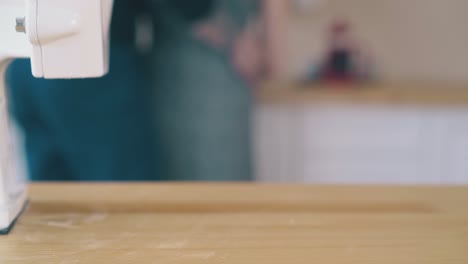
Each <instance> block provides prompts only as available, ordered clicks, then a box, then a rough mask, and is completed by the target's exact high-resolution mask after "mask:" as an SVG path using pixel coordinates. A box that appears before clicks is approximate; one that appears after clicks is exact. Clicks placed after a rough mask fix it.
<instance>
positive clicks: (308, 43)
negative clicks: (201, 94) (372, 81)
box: [266, 0, 468, 83]
mask: <svg viewBox="0 0 468 264" xmlns="http://www.w3.org/2000/svg"><path fill="white" fill-rule="evenodd" d="M266 1H283V0H266ZM284 1H286V0H284ZM287 14H288V18H287V20H286V21H287V22H286V23H287V26H286V28H287V30H286V33H285V34H283V36H284V38H285V43H284V47H285V48H284V54H283V58H284V63H285V66H284V67H283V69H284V72H283V74H282V75H283V77H286V78H292V77H296V76H297V75H298V74H299V73H301V72H303V71H304V69H305V66H306V65H307V64H308V63H309V62H312V61H314V60H317V59H318V58H319V57H320V54H321V53H322V50H323V49H324V35H325V32H326V28H327V25H329V23H330V21H332V20H333V18H335V17H337V16H344V17H347V18H348V19H349V20H350V21H351V22H352V23H353V26H354V30H355V33H356V35H357V36H358V37H359V38H360V39H361V40H362V42H363V43H364V44H365V46H367V47H368V49H369V50H370V51H371V53H372V55H373V58H374V60H375V61H376V63H377V66H378V68H377V70H378V72H379V75H380V77H381V78H382V79H385V80H393V81H421V80H422V81H431V80H435V81H461V82H466V83H468V0H323V5H321V6H319V7H317V8H316V9H313V10H308V11H306V12H298V11H297V10H294V8H291V7H290V8H289V10H288V12H287Z"/></svg>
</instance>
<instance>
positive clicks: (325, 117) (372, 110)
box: [254, 103, 468, 184]
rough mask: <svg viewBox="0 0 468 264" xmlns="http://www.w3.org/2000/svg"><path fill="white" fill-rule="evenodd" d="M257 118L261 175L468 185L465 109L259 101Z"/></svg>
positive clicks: (264, 178)
mask: <svg viewBox="0 0 468 264" xmlns="http://www.w3.org/2000/svg"><path fill="white" fill-rule="evenodd" d="M254 120H255V157H256V168H257V170H256V173H257V179H258V180H260V181H270V182H307V183H356V184H439V183H442V184H461V183H468V107H460V106H458V107H451V106H439V105H432V106H431V105H425V106H424V105H423V106H411V105H395V104H353V103H349V104H343V103H315V104H283V105H282V104H260V105H259V106H258V107H257V109H256V113H255V118H254Z"/></svg>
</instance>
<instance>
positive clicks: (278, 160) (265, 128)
mask: <svg viewBox="0 0 468 264" xmlns="http://www.w3.org/2000/svg"><path fill="white" fill-rule="evenodd" d="M302 115H303V112H302V111H300V110H298V108H297V107H289V106H259V107H257V109H256V111H255V115H254V120H253V121H254V152H255V155H254V158H255V167H256V169H255V170H256V178H257V180H260V181H268V182H293V181H300V180H301V175H302V166H301V165H302V164H303V163H304V162H303V155H302V151H301V147H300V145H301V144H302V141H303V136H302V132H303V128H302V124H303V123H302ZM297 170H301V171H300V172H298V171H297Z"/></svg>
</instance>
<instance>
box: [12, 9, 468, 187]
mask: <svg viewBox="0 0 468 264" xmlns="http://www.w3.org/2000/svg"><path fill="white" fill-rule="evenodd" d="M115 1H116V6H115V10H114V21H113V29H112V30H113V34H112V45H113V49H112V53H111V61H112V63H111V72H110V74H109V75H108V76H107V77H105V78H104V79H103V80H92V81H90V82H91V83H87V82H86V81H84V82H78V83H75V82H73V81H62V82H59V83H57V82H54V81H51V82H50V83H49V82H39V81H37V80H33V79H31V80H29V81H28V82H26V81H25V78H26V77H24V76H26V75H30V72H29V71H30V70H28V69H25V67H26V66H24V67H23V68H22V67H21V65H20V64H21V62H17V63H16V64H14V65H13V66H12V67H11V69H10V73H9V81H10V90H11V91H10V94H11V95H12V97H14V100H12V101H13V102H14V103H13V110H12V112H13V115H14V116H15V117H16V120H17V122H18V124H19V125H18V127H19V130H21V131H22V132H21V134H22V135H23V137H22V138H23V141H24V146H25V150H26V157H27V158H26V162H27V164H28V165H27V167H28V169H29V174H30V176H31V178H32V179H34V180H97V181H100V180H190V181H193V180H204V181H218V180H223V181H246V180H247V181H249V180H256V181H264V182H294V183H317V184H319V183H320V184H322V183H327V184H328V183H333V184H334V183H345V184H468V30H467V29H466V25H468V15H467V14H466V11H467V10H468V1H466V0H445V1H440V0H258V1H254V0H217V1H216V0H213V1H208V0H203V1H201V0H197V1H183V0H181V1H176V0H173V1H151V0H149V1H142V0H139V1H130V0H128V1H125V0H115ZM143 2H146V5H144V4H143ZM148 2H149V3H148ZM188 2H190V4H189V3H188ZM135 3H140V4H141V5H140V4H138V5H137V4H135ZM155 3H156V4H155ZM142 10H143V11H148V10H150V11H151V12H142ZM130 18H132V19H130ZM125 20H128V21H125ZM127 31H128V32H127ZM121 43H124V44H121ZM122 57H124V59H122ZM24 65H27V62H24ZM129 69H133V70H129ZM129 72H131V76H129ZM36 86H37V87H36ZM39 86H40V87H39ZM50 86H53V87H54V89H58V90H59V91H60V92H59V93H58V92H55V93H53V94H52V95H50V96H49V95H48V94H47V93H48V92H47V91H50V90H48V87H50ZM62 86H63V87H62ZM70 87H72V88H73V89H74V90H71V89H72V88H70ZM83 87H88V89H89V92H86V93H83V94H81V91H83ZM99 87H101V88H102V87H108V89H106V90H105V91H102V89H99ZM119 87H120V88H119ZM33 88H34V89H39V90H40V91H44V94H38V92H37V90H36V92H35V94H28V93H29V92H24V91H29V90H31V89H33ZM64 89H65V90H64ZM67 89H68V90H67ZM113 89H115V90H113ZM97 90H98V91H100V92H99V93H98V94H96V91H97ZM18 91H22V92H21V93H20V92H18ZM73 91H76V92H73ZM135 91H138V94H135ZM62 93H64V95H61V94H62ZM43 97H45V98H54V99H55V100H57V102H54V101H53V100H52V101H51V100H50V99H47V100H45V99H44V100H45V101H43V102H45V103H38V102H41V100H42V99H40V98H43ZM148 98H150V99H148ZM67 100H69V101H67ZM102 102H104V103H102ZM61 104H62V105H63V106H60V105H61ZM90 104H91V105H90ZM92 104H95V105H96V106H95V108H93V107H94V106H92ZM28 105H33V106H34V107H33V108H31V109H27V108H28V107H20V106H28ZM51 105H53V106H54V107H53V109H51V108H50V106H51ZM103 105H104V108H105V111H104V110H102V109H101V108H102V106H103ZM63 109H65V110H63ZM29 112H30V113H34V114H28V113H29ZM52 112H53V113H56V112H60V113H63V114H62V115H61V116H58V117H57V115H56V114H53V113H52ZM96 113H98V114H96ZM36 115H37V116H36ZM28 118H29V119H28ZM31 118H32V119H31ZM73 118H75V119H73ZM90 119H91V122H90V121H89V120H90ZM50 120H52V121H50ZM61 120H63V121H61ZM38 131H39V132H38ZM64 135H65V136H64Z"/></svg>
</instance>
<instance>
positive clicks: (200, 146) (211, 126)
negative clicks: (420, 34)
mask: <svg viewBox="0 0 468 264" xmlns="http://www.w3.org/2000/svg"><path fill="white" fill-rule="evenodd" d="M253 3H254V2H253V1H245V0H243V1H239V0H203V1H202V0H198V1H184V0H169V1H165V2H164V1H160V2H159V6H157V7H155V10H157V11H158V12H157V13H156V14H155V15H154V18H155V20H156V21H155V23H154V25H155V26H154V39H155V47H154V53H153V55H152V64H153V70H152V71H153V74H152V76H153V86H154V88H155V89H156V92H155V97H154V107H155V113H156V119H155V120H156V122H155V123H156V127H157V128H158V130H159V132H158V134H159V135H160V139H159V141H158V148H159V150H160V151H161V157H162V158H163V160H162V165H163V171H164V173H163V175H165V176H164V179H167V180H205V181H218V180H231V181H232V180H252V178H253V175H252V158H251V138H250V133H251V131H250V114H251V89H250V85H249V83H248V82H247V80H252V79H254V76H255V74H256V70H255V69H253V68H254V67H253V68H249V66H246V65H249V63H248V62H247V61H246V60H245V57H242V56H239V55H240V54H239V53H242V52H245V51H247V50H248V49H250V48H249V45H250V44H248V43H249V42H248V41H246V40H245V39H247V37H246V35H243V34H244V33H245V30H244V28H245V26H246V25H247V24H248V21H249V17H250V16H249V14H250V13H252V10H253V9H255V8H253V7H251V6H253V5H254V4H253ZM249 34H250V33H249ZM244 38H245V39H244ZM252 46H253V45H250V47H252ZM246 55H247V54H246ZM236 66H237V67H236Z"/></svg>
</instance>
